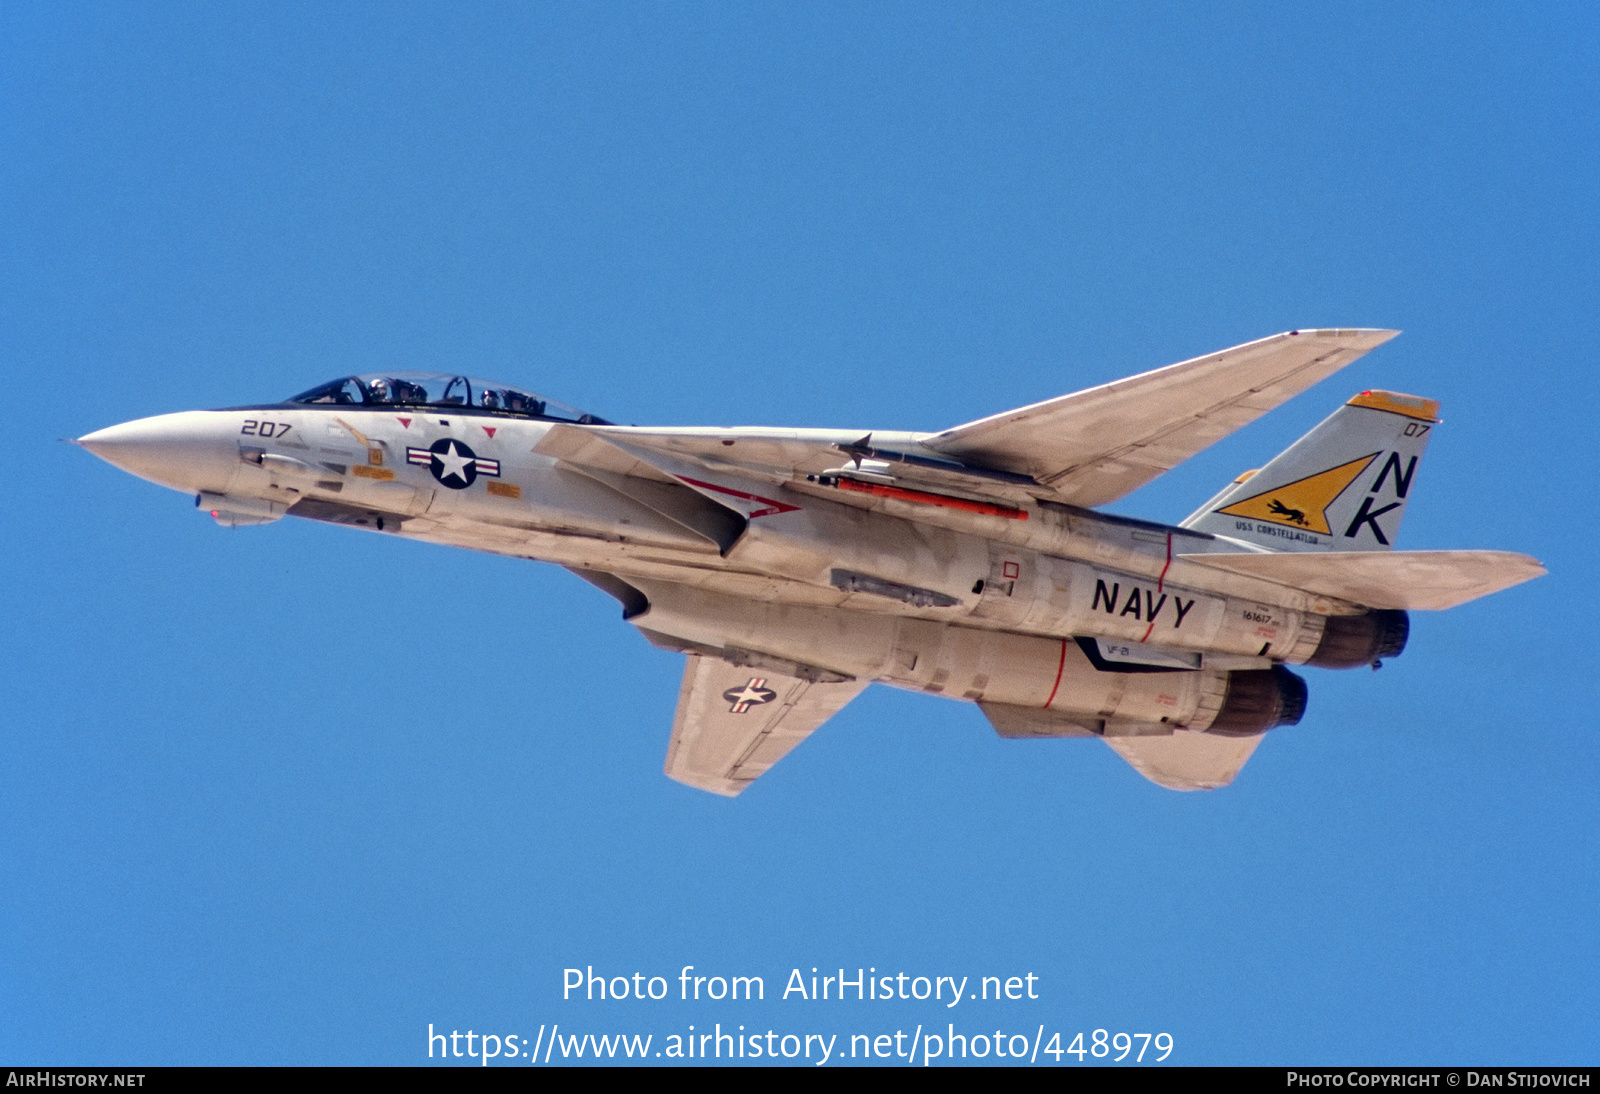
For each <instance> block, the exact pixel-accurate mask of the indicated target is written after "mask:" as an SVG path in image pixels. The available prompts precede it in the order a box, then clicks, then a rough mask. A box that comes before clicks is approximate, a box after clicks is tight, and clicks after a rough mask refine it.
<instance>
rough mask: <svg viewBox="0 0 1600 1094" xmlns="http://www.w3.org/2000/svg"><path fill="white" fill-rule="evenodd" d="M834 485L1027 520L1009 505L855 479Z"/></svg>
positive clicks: (888, 496) (928, 503)
mask: <svg viewBox="0 0 1600 1094" xmlns="http://www.w3.org/2000/svg"><path fill="white" fill-rule="evenodd" d="M834 485H835V486H837V487H838V488H839V489H840V490H851V491H854V492H855V493H858V494H874V495H876V496H878V497H880V498H895V499H897V500H899V501H915V502H921V503H922V504H923V505H937V506H939V507H940V508H941V509H960V510H962V511H963V512H967V513H982V514H983V515H984V516H986V517H1008V518H1009V519H1011V520H1027V519H1028V511H1027V510H1026V509H1013V508H1012V507H1011V506H1009V505H991V504H990V503H988V502H986V501H968V500H967V499H966V498H953V497H951V496H949V495H948V494H930V493H928V492H927V491H925V490H907V489H906V488H905V487H903V486H885V485H882V484H880V483H875V482H859V481H857V480H855V479H840V480H839V481H838V482H837V483H835V484H834Z"/></svg>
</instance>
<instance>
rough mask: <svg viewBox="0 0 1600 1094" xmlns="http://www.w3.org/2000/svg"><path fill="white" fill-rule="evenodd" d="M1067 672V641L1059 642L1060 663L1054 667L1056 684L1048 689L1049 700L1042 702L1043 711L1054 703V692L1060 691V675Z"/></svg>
mask: <svg viewBox="0 0 1600 1094" xmlns="http://www.w3.org/2000/svg"><path fill="white" fill-rule="evenodd" d="M1065 671H1067V640H1066V639H1065V638H1063V639H1062V640H1061V663H1060V664H1058V665H1057V666H1056V682H1055V685H1054V686H1053V687H1052V688H1051V689H1050V698H1048V699H1046V700H1045V701H1044V709H1045V710H1049V709H1050V704H1051V703H1053V702H1055V701H1056V692H1057V691H1059V690H1061V674H1062V673H1063V672H1065Z"/></svg>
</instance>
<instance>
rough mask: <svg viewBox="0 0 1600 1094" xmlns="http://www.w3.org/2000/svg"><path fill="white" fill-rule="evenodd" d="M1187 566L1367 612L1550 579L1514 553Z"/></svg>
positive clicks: (1383, 554)
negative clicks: (1346, 603)
mask: <svg viewBox="0 0 1600 1094" xmlns="http://www.w3.org/2000/svg"><path fill="white" fill-rule="evenodd" d="M1178 557H1179V558H1181V559H1183V560H1184V561H1186V562H1195V563H1199V564H1200V565H1202V566H1212V567H1215V568H1216V569H1219V570H1229V571H1232V572H1233V573H1236V574H1244V575H1245V576H1247V577H1256V578H1261V579H1262V580H1265V581H1272V582H1276V583H1277V584H1279V585H1287V586H1288V587H1290V588H1292V589H1304V590H1306V591H1307V592H1311V593H1316V594H1318V595H1319V596H1331V597H1336V598H1338V599H1339V600H1346V601H1349V602H1350V603H1352V604H1361V605H1363V606H1365V607H1368V608H1404V609H1415V610H1421V611H1438V610H1442V609H1444V608H1453V607H1455V606H1456V605H1457V604H1465V603H1466V602H1467V601H1469V600H1476V599H1478V597H1480V596H1488V595H1489V594H1490V593H1497V592H1499V591H1500V590H1501V589H1508V588H1510V587H1511V586H1513V585H1520V584H1521V583H1522V582H1524V581H1531V580H1532V579H1533V578H1536V577H1539V576H1540V575H1542V574H1543V573H1545V568H1544V567H1543V566H1542V565H1540V563H1539V561H1538V560H1537V559H1533V558H1530V557H1528V556H1527V555H1519V554H1514V553H1512V552H1510V551H1339V552H1330V553H1327V554H1307V553H1295V554H1287V553H1286V554H1211V555H1205V554H1193V555H1179V556H1178Z"/></svg>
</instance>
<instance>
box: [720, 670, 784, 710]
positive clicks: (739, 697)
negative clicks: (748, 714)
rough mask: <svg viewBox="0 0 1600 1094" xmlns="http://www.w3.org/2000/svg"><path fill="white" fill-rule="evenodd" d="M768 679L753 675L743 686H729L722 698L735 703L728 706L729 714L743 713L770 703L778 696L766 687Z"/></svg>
mask: <svg viewBox="0 0 1600 1094" xmlns="http://www.w3.org/2000/svg"><path fill="white" fill-rule="evenodd" d="M766 682H767V681H766V679H765V678H764V677H760V676H752V677H751V678H750V679H749V681H748V682H747V683H746V684H745V685H744V686H743V687H737V688H729V689H728V690H727V691H725V692H723V693H722V698H723V699H725V700H726V701H727V702H729V703H731V704H733V705H732V706H730V707H729V708H728V713H729V714H743V713H744V712H745V711H747V710H749V709H750V708H751V707H755V706H760V705H761V704H762V703H770V702H772V700H774V699H776V698H777V697H778V693H777V692H775V691H773V690H772V689H771V688H769V687H765V686H764V685H765V684H766Z"/></svg>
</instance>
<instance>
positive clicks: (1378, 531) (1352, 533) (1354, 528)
mask: <svg viewBox="0 0 1600 1094" xmlns="http://www.w3.org/2000/svg"><path fill="white" fill-rule="evenodd" d="M1416 460H1417V458H1416V457H1415V456H1413V457H1411V462H1412V463H1416ZM1404 496H1405V495H1404V494H1402V495H1401V497H1404ZM1398 508H1400V503H1399V502H1397V501H1391V502H1390V503H1389V504H1388V505H1385V506H1384V507H1383V508H1382V509H1373V508H1372V499H1371V498H1370V497H1366V498H1362V499H1361V508H1360V509H1357V510H1356V515H1355V519H1354V520H1352V521H1351V522H1350V527H1348V528H1346V529H1345V530H1344V535H1345V538H1346V539H1354V538H1355V537H1356V533H1357V532H1359V531H1360V530H1361V526H1362V525H1363V524H1366V525H1369V526H1371V528H1372V534H1373V535H1375V536H1377V537H1378V542H1379V543H1381V544H1383V545H1384V546H1385V547H1387V546H1389V537H1388V536H1386V535H1384V534H1383V529H1382V528H1379V527H1378V518H1379V517H1381V516H1383V514H1385V513H1387V512H1388V511H1389V510H1391V509H1398ZM1369 509H1370V510H1372V511H1371V512H1368V510H1369Z"/></svg>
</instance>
